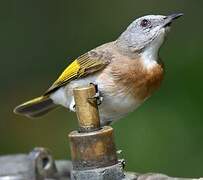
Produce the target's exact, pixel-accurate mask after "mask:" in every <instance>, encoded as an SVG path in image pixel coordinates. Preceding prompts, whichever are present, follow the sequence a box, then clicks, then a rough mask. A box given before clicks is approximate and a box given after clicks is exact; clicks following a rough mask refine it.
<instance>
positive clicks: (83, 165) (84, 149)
mask: <svg viewBox="0 0 203 180" xmlns="http://www.w3.org/2000/svg"><path fill="white" fill-rule="evenodd" d="M95 94H96V89H95V86H94V85H89V86H87V87H79V88H75V89H74V98H75V104H76V113H77V117H78V124H79V130H78V131H72V132H71V133H70V134H69V141H70V148H71V157H72V164H73V171H72V176H71V177H72V179H83V180H85V179H88V180H97V179H98V180H99V179H123V178H124V173H123V171H122V165H121V164H120V163H119V162H118V159H117V153H116V147H115V143H114V139H113V128H112V127H110V126H104V127H100V120H99V112H98V108H97V102H96V99H95V98H92V97H94V96H95Z"/></svg>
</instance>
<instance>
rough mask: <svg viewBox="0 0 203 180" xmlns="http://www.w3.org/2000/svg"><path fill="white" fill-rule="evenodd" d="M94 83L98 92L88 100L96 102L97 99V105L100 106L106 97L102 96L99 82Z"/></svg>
mask: <svg viewBox="0 0 203 180" xmlns="http://www.w3.org/2000/svg"><path fill="white" fill-rule="evenodd" d="M91 84H93V83H91ZM93 85H94V86H95V89H96V94H95V95H94V96H92V97H90V98H88V101H89V102H90V103H94V102H95V101H96V103H97V105H98V106H99V105H100V104H101V103H102V101H103V99H104V98H103V96H101V93H100V91H99V90H98V86H97V84H93Z"/></svg>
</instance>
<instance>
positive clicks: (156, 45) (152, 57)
mask: <svg viewBox="0 0 203 180" xmlns="http://www.w3.org/2000/svg"><path fill="white" fill-rule="evenodd" d="M163 42H164V32H161V33H160V34H159V35H158V37H157V38H156V39H154V40H153V41H152V42H151V43H150V44H149V45H148V47H146V48H145V50H144V51H143V52H142V54H141V57H142V60H143V63H144V65H145V66H146V68H152V67H153V66H154V65H156V64H157V61H158V54H159V49H160V47H161V45H162V44H163Z"/></svg>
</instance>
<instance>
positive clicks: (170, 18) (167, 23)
mask: <svg viewBox="0 0 203 180" xmlns="http://www.w3.org/2000/svg"><path fill="white" fill-rule="evenodd" d="M181 16H183V13H175V14H171V15H168V16H166V17H165V24H164V27H166V26H170V25H171V23H172V22H173V21H174V20H175V19H178V18H179V17H181Z"/></svg>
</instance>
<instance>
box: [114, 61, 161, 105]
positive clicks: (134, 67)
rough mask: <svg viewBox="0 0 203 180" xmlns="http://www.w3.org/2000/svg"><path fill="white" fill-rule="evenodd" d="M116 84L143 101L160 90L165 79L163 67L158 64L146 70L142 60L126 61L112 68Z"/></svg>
mask: <svg viewBox="0 0 203 180" xmlns="http://www.w3.org/2000/svg"><path fill="white" fill-rule="evenodd" d="M111 69H112V71H111V72H112V74H113V77H114V80H115V83H116V84H118V86H120V87H121V88H122V89H123V91H125V92H126V93H130V94H132V96H133V97H134V98H136V99H137V100H140V101H143V100H144V99H146V98H147V97H149V96H150V95H151V94H152V93H153V92H154V91H155V90H156V89H158V88H159V86H160V84H161V81H162V79H163V65H162V64H161V63H156V64H155V65H153V67H151V68H146V67H145V66H144V64H143V63H142V59H139V58H136V59H125V60H123V61H122V62H117V63H116V64H114V65H113V66H112V68H111Z"/></svg>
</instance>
